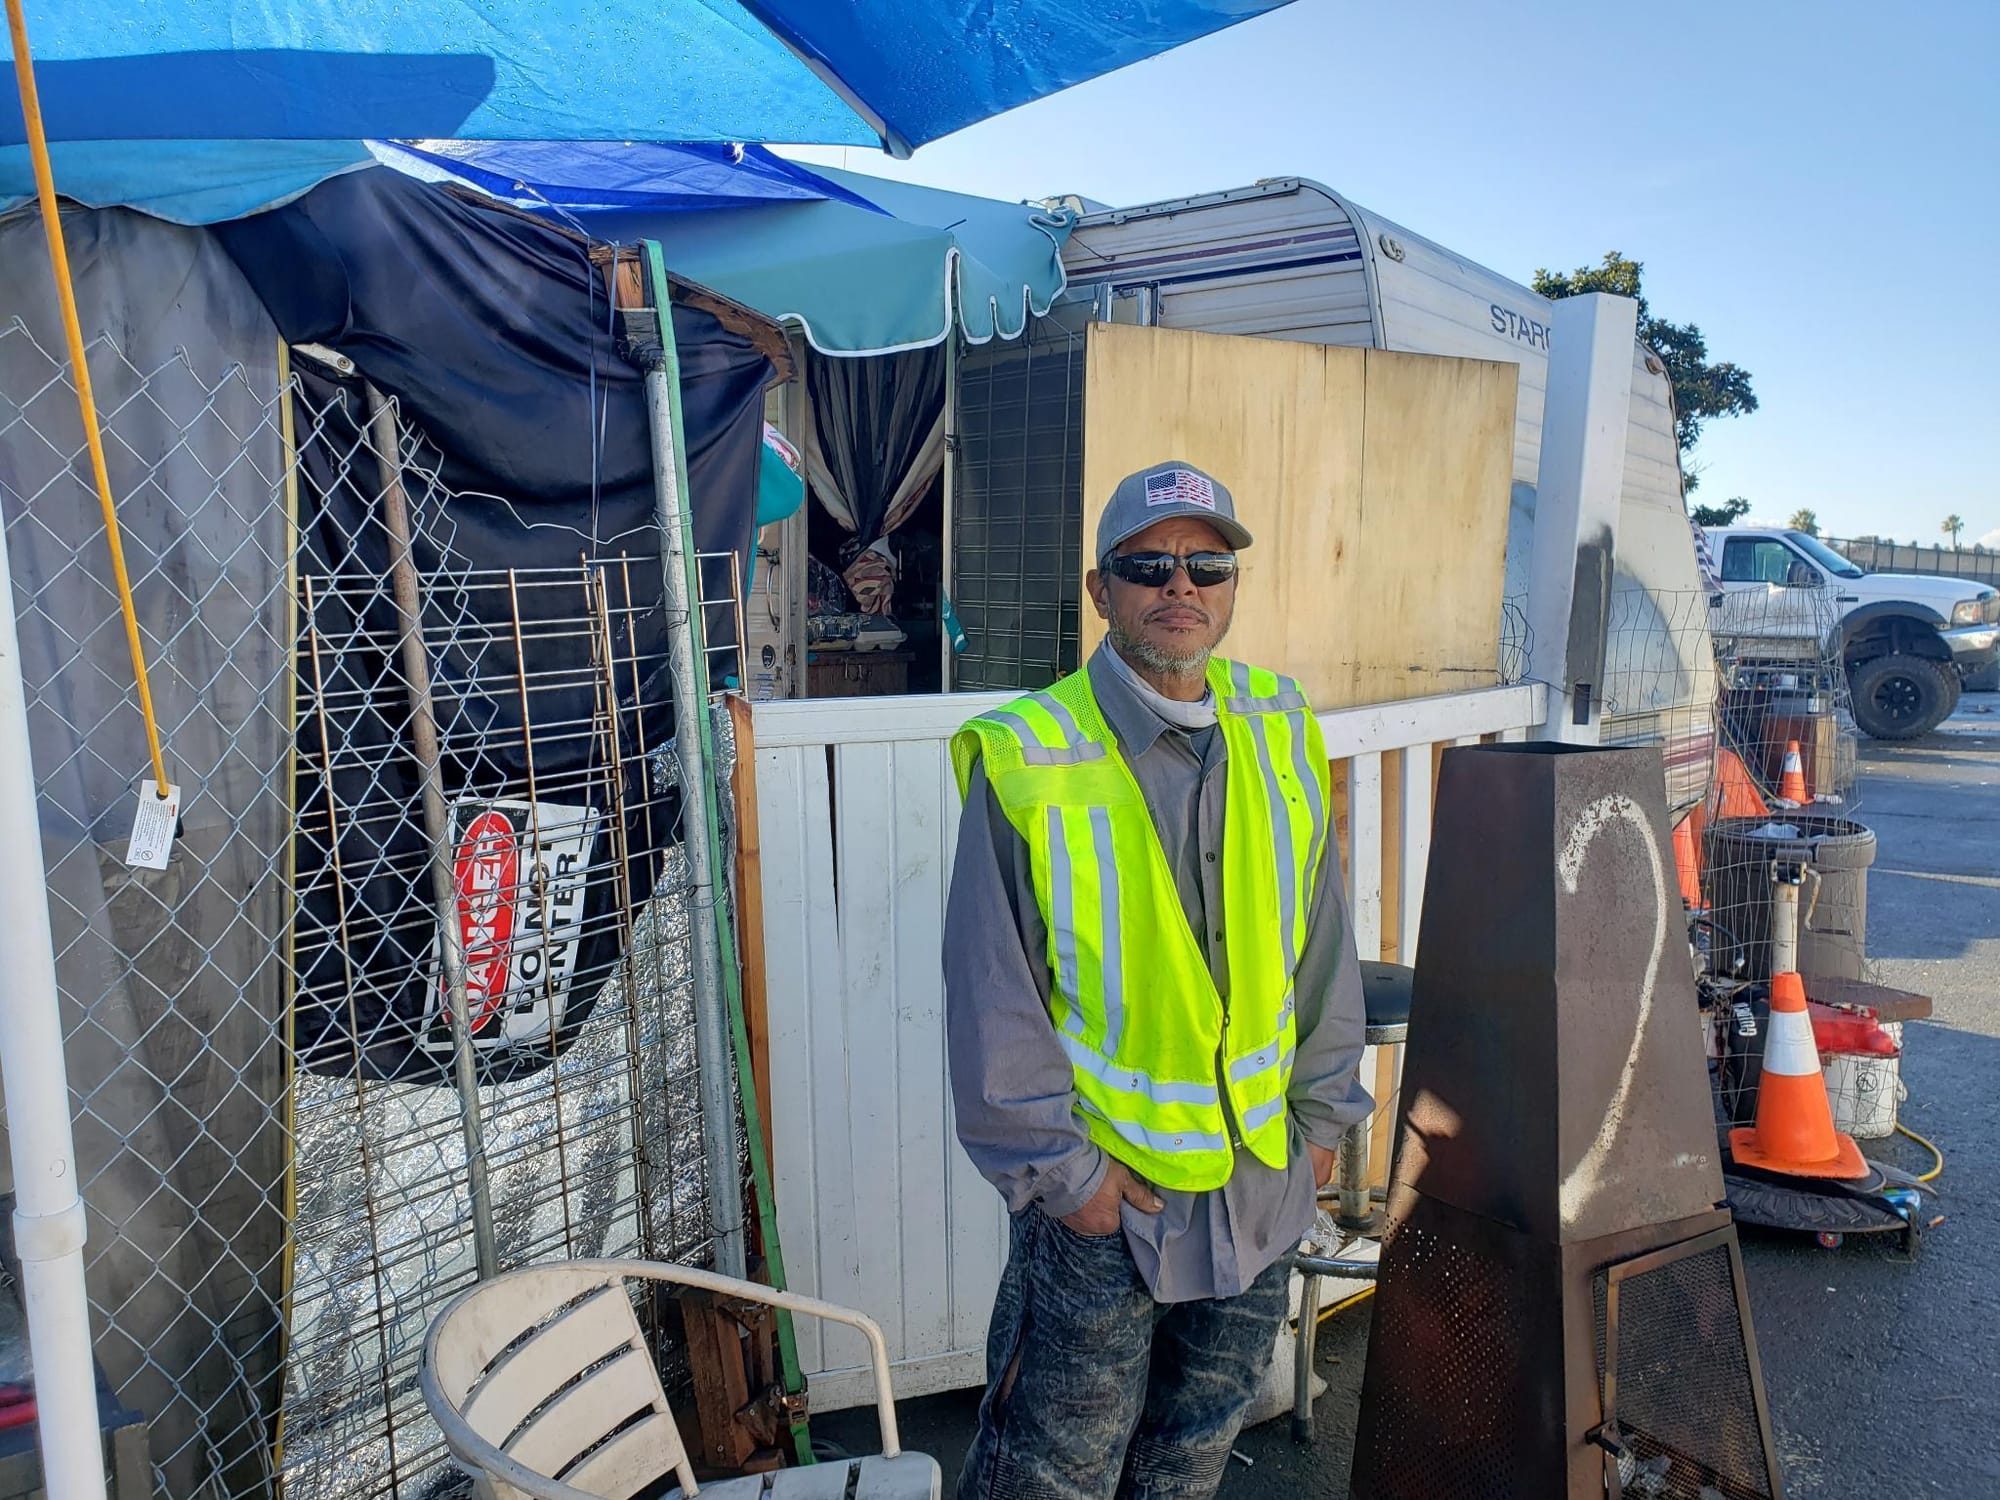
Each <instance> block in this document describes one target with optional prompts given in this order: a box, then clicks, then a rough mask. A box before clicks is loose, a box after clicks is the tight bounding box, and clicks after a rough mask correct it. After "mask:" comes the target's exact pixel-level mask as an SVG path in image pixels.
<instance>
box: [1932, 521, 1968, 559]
mask: <svg viewBox="0 0 2000 1500" xmlns="http://www.w3.org/2000/svg"><path fill="white" fill-rule="evenodd" d="M1938 530H1939V531H1942V532H1945V533H1947V534H1948V535H1949V536H1950V537H1951V547H1952V551H1954V552H1956V551H1957V550H1958V534H1959V533H1960V532H1961V531H1963V530H1965V517H1964V516H1961V515H1960V514H1959V513H1958V512H1957V511H1953V512H1952V513H1951V514H1950V515H1948V516H1946V517H1945V518H1944V524H1943V525H1942V526H1940V527H1938Z"/></svg>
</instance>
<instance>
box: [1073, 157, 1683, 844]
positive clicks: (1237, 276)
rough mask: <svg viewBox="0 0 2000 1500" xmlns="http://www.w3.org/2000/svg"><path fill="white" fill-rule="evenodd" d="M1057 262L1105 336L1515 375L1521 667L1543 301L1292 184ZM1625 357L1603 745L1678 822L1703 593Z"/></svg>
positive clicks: (1134, 215) (1172, 209)
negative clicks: (1508, 368) (1351, 352)
mask: <svg viewBox="0 0 2000 1500" xmlns="http://www.w3.org/2000/svg"><path fill="white" fill-rule="evenodd" d="M1063 260H1064V265H1065V269H1066V270H1067V273H1068V277H1069V287H1070V294H1071V296H1072V297H1073V298H1088V299H1089V301H1090V304H1091V314H1092V316H1094V317H1095V318H1098V319H1101V320H1105V321H1109V322H1117V323H1139V324H1145V325H1151V326H1157V327H1164V328H1184V329H1191V330H1194V331H1197V332H1205V333H1228V334H1243V335H1251V336H1255V337H1262V338H1280V339H1299V340H1304V341H1307V342H1311V343H1319V344H1344V345H1351V346H1357V347H1364V348H1376V349H1389V350H1398V351H1403V352H1406V353H1413V354H1445V355H1458V356H1461V357H1467V358H1474V359H1486V360H1502V361H1507V362H1510V363H1514V364H1518V365H1519V366H1520V372H1521V373H1520V387H1519V390H1520V396H1519V406H1518V408H1517V411H1516V418H1515V430H1514V475H1513V478H1514V483H1513V491H1512V495H1513V502H1512V514H1511V516H1510V518H1509V525H1508V534H1507V564H1506V576H1507V584H1506V590H1505V597H1506V599H1507V601H1508V603H1507V607H1506V608H1505V610H1504V616H1505V617H1504V618H1503V620H1502V621H1501V622H1500V629H1501V634H1502V639H1503V641H1504V642H1505V643H1506V644H1507V646H1508V647H1510V648H1511V649H1510V650H1508V651H1506V652H1505V653H1503V660H1505V659H1509V658H1511V659H1513V660H1515V661H1519V660H1520V659H1521V658H1522V656H1523V654H1524V650H1525V642H1524V641H1523V640H1522V639H1521V632H1522V625H1521V621H1522V619H1523V615H1522V613H1521V610H1520V606H1521V604H1522V602H1523V601H1524V600H1525V597H1526V594H1527V578H1528V558H1529V551H1530V547H1531V544H1532V540H1533V535H1534V516H1535V482H1536V475H1537V471H1538V468H1539V462H1540V446H1541V431H1542V402H1543V394H1544V391H1545V390H1546V387H1547V380H1548V357H1549V324H1550V307H1551V304H1550V303H1549V301H1548V300H1547V299H1546V298H1544V297H1541V296H1538V295H1537V294H1536V293H1534V292H1532V291H1530V290H1529V289H1528V288H1527V287H1525V286H1522V285H1520V284H1519V283H1518V282H1514V281H1510V280H1508V279H1507V278H1506V277H1504V276H1501V275H1499V274H1498V273H1496V272H1493V271H1489V270H1487V269H1486V268H1485V267H1484V266H1480V265H1475V264H1474V263H1473V262H1471V261H1469V260H1467V259H1466V258H1465V257H1463V256H1461V255H1456V254H1454V253H1453V252H1451V251H1449V250H1447V249H1445V248H1444V247H1443V246H1442V245H1438V244H1435V243H1433V242H1432V241H1430V240H1427V239H1425V238H1423V236H1421V235H1418V234H1413V233H1411V232H1410V231H1409V230H1407V229H1404V228H1403V227H1402V226H1401V225H1399V224H1393V223H1391V222H1390V221H1388V220H1387V219H1384V218H1381V217H1379V216H1377V215H1375V214H1372V213H1369V212H1368V211H1366V210H1365V209H1362V208H1360V207H1359V206H1357V205H1356V204H1353V203H1351V202H1349V201H1347V200H1346V199H1344V198H1342V197H1341V196H1340V195H1338V194H1337V193H1334V192H1333V191H1331V190H1330V189H1328V188H1325V187H1322V186H1320V185H1319V184H1318V183H1315V182H1310V181H1307V180H1306V179H1304V178H1299V177H1281V178H1274V179H1270V180H1267V181H1263V182H1259V183H1257V184H1256V185H1255V186H1252V187H1245V188H1237V189H1234V190H1232V191H1229V192H1218V193H1205V194H1201V195H1199V196H1196V197H1190V198H1177V199H1170V200H1167V201H1164V202H1159V203H1147V204H1141V205H1138V206H1136V207H1131V208H1117V209H1102V210H1098V211H1094V212H1087V213H1085V214H1084V216H1083V217H1082V218H1081V219H1080V220H1079V221H1078V223H1077V226H1076V229H1075V232H1074V233H1073V234H1072V235H1071V237H1070V240H1069V243H1068V245H1067V247H1066V248H1065V251H1064V255H1063ZM1632 361H1633V371H1632V406H1631V422H1630V427H1629V429H1628V432H1627V437H1626V448H1625V483H1624V494H1623V497H1622V503H1621V506H1620V511H1619V523H1618V550H1617V563H1616V577H1615V581H1614V586H1613V596H1612V604H1611V622H1610V640H1609V659H1608V661H1607V664H1606V674H1605V676H1606V680H1605V682H1604V684H1603V693H1604V699H1605V705H1604V711H1605V740H1606V742H1607V743H1617V744H1659V745H1661V746H1662V748H1663V751H1664V753H1665V757H1666V762H1667V773H1668V774H1667V779H1668V797H1669V801H1670V802H1671V803H1672V804H1673V805H1674V807H1675V810H1676V812H1678V811H1680V810H1682V809H1685V808H1686V807H1688V806H1691V805H1692V804H1693V803H1694V802H1696V801H1697V800H1699V798H1700V796H1701V793H1702V790H1703V788H1704V786H1705V784H1706V780H1707V775H1708V767H1709V761H1710V757H1711V753H1712V749H1713V739H1714V727H1713V715H1712V710H1711V704H1712V703H1713V701H1714V696H1715V694H1714V666H1713V656H1712V654H1711V649H1710V644H1709V636H1708V623H1707V603H1706V601H1707V594H1706V590H1705V587H1704V584H1703V580H1702V578H1701V575H1700V571H1699V568H1698V565H1697V563H1696V560H1695V553H1694V546H1693V540H1692V536H1691V533H1690V531H1689V527H1688V520H1687V514H1686V511H1685V510H1684V508H1683V504H1682V500H1681V471H1680V464H1679V450H1678V447H1677V445H1676V443H1675V439H1674V410H1673V392H1672V387H1671V385H1670V384H1669V382H1668V379H1667V374H1666V367H1665V366H1664V365H1663V364H1662V363H1661V362H1660V360H1659V358H1658V356H1656V355H1655V354H1653V353H1652V352H1651V351H1650V350H1648V349H1646V348H1644V347H1643V346H1640V347H1635V348H1634V349H1633V351H1632Z"/></svg>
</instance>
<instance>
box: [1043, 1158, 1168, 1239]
mask: <svg viewBox="0 0 2000 1500" xmlns="http://www.w3.org/2000/svg"><path fill="white" fill-rule="evenodd" d="M1121 1202H1123V1203H1129V1204H1131V1205H1132V1206H1133V1207H1134V1208H1136V1209H1138V1210H1139V1212H1140V1213H1142V1214H1156V1213H1158V1212H1159V1211H1160V1210H1161V1209H1163V1208H1165V1207H1166V1206H1167V1205H1166V1204H1165V1203H1163V1202H1161V1201H1160V1195H1159V1194H1158V1193H1155V1192H1154V1191H1153V1189H1152V1188H1151V1186H1149V1185H1148V1184H1146V1183H1144V1182H1141V1181H1140V1180H1139V1179H1138V1178H1136V1177H1134V1176H1133V1175H1132V1174H1131V1172H1129V1171H1128V1170H1126V1167H1125V1164H1124V1163H1123V1162H1117V1161H1114V1162H1111V1163H1109V1164H1108V1165H1107V1166H1106V1167H1105V1169H1104V1181H1102V1182H1100V1183H1099V1184H1098V1185H1097V1193H1096V1195H1095V1196H1094V1197H1092V1198H1091V1200H1090V1201H1089V1202H1088V1203H1086V1204H1084V1205H1083V1207H1082V1208H1079V1209H1078V1210H1077V1211H1076V1212H1075V1213H1073V1214H1065V1215H1064V1216H1063V1223H1064V1224H1066V1225H1068V1226H1069V1227H1070V1228H1071V1229H1074V1230H1075V1231H1076V1232H1077V1233H1078V1234H1115V1233H1117V1231H1118V1205H1119V1204H1120V1203H1121Z"/></svg>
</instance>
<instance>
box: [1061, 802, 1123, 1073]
mask: <svg viewBox="0 0 2000 1500" xmlns="http://www.w3.org/2000/svg"><path fill="white" fill-rule="evenodd" d="M1085 811H1086V812H1087V814H1088V816H1089V819H1090V842H1091V848H1092V851H1093V853H1094V854H1095V856H1096V858H1095V859H1094V861H1093V863H1094V864H1095V865H1096V867H1097V915H1098V930H1099V935H1098V949H1099V953H1100V955H1101V957H1102V960H1103V961H1102V963H1100V964H1099V966H1098V973H1099V977H1100V980H1101V982H1102V984H1103V986H1104V1052H1105V1055H1106V1056H1110V1055H1113V1054H1115V1053H1116V1052H1117V1051H1118V1041H1119V1038H1120V1037H1122V1036H1123V1035H1124V1033H1125V952H1124V934H1123V932H1122V930H1121V928H1120V925H1119V908H1118V862H1117V860H1116V858H1115V857H1114V851H1113V848H1112V843H1111V813H1110V811H1109V810H1108V809H1106V808H1102V807H1092V808H1088V809H1086V810H1085ZM1044 817H1045V818H1046V819H1047V822H1048V836H1049V926H1050V935H1051V937H1053V939H1054V940H1055V949H1056V991H1057V993H1058V994H1060V995H1061V996H1062V997H1063V1002H1064V1004H1065V1006H1066V1008H1067V1009H1068V1012H1069V1014H1068V1015H1066V1016H1064V1017H1063V1029H1064V1030H1066V1031H1068V1032H1069V1033H1070V1034H1071V1035H1072V1036H1078V1037H1080V1036H1082V1035H1083V979H1082V966H1081V964H1080V962H1079V961H1078V958H1077V946H1076V869H1075V866H1074V865H1073V864H1072V863H1071V860H1070V852H1069V837H1068V830H1067V828H1066V827H1065V826H1064V821H1063V809H1062V808H1061V807H1050V808H1048V809H1047V810H1046V811H1045V813H1044Z"/></svg>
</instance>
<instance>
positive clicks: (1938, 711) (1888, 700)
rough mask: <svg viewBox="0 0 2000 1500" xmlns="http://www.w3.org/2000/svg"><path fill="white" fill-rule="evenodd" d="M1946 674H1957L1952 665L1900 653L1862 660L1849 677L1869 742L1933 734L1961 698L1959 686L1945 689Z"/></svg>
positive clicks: (1856, 710)
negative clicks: (1958, 690)
mask: <svg viewBox="0 0 2000 1500" xmlns="http://www.w3.org/2000/svg"><path fill="white" fill-rule="evenodd" d="M1947 673H1950V674H1951V676H1952V677H1953V678H1954V679H1955V678H1956V677H1957V675H1958V674H1957V671H1956V670H1955V669H1954V668H1953V667H1952V666H1951V665H1950V664H1949V663H1944V662H1935V661H1932V660H1930V659H1929V658H1928V657H1923V656H1906V655H1904V654H1903V653H1902V652H1900V651H1898V652H1894V653H1892V654H1891V655H1888V656H1877V657H1874V658H1873V659H1871V660H1869V661H1865V662H1863V663H1862V664H1861V665H1860V666H1858V667H1856V668H1855V669H1854V672H1853V675H1852V676H1851V677H1850V678H1849V679H1848V684H1849V686H1850V688H1851V689H1852V690H1853V694H1854V722H1855V723H1856V724H1857V725H1859V726H1860V728H1861V732H1862V733H1863V734H1865V735H1867V736H1868V737H1869V738H1870V739H1877V740H1913V739H1915V738H1916V737H1917V736H1918V735H1921V734H1929V733H1930V732H1931V731H1932V730H1933V729H1935V728H1937V726H1938V725H1939V724H1940V723H1942V722H1943V721H1944V718H1945V716H1946V715H1947V714H1949V713H1950V712H1951V709H1952V705H1953V704H1954V703H1955V702H1956V701H1957V699H1958V694H1957V692H1956V691H1955V690H1954V689H1955V688H1956V687H1957V683H1956V682H1955V681H1954V682H1953V684H1952V687H1951V688H1947V687H1946V686H1945V675H1946V674H1947Z"/></svg>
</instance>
